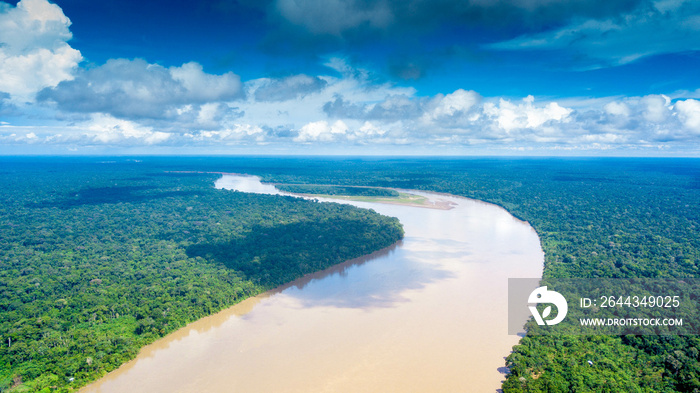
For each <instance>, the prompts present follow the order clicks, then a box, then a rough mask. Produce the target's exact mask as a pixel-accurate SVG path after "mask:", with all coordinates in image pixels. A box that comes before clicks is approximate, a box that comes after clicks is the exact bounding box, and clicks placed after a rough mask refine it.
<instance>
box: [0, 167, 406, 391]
mask: <svg viewBox="0 0 700 393" xmlns="http://www.w3.org/2000/svg"><path fill="white" fill-rule="evenodd" d="M161 164H162V165H161ZM164 169H167V163H165V162H161V163H159V164H158V165H157V164H147V163H142V162H138V161H137V160H125V159H114V160H111V159H110V160H108V159H95V158H86V159H59V158H52V159H30V158H27V159H22V158H4V159H0V200H2V204H1V205H0V391H3V392H4V391H6V390H9V391H12V392H23V391H42V392H43V391H46V392H49V391H52V392H53V391H71V390H74V389H75V388H77V387H79V386H82V385H84V384H85V383H87V382H89V381H92V380H94V379H96V378H97V377H99V376H101V375H103V374H104V373H106V372H108V371H110V370H112V369H114V368H116V367H118V366H119V365H120V364H122V363H123V362H125V361H127V360H129V359H131V358H133V357H134V356H135V354H136V353H137V352H138V350H139V348H141V347H142V346H143V345H145V344H147V343H149V342H152V341H154V340H155V339H157V338H159V337H162V336H163V335H165V334H167V333H169V332H172V331H173V330H175V329H177V328H179V327H182V326H184V325H185V324H187V323H189V322H191V321H194V320H196V319H199V318H201V317H203V316H206V315H209V314H212V313H214V312H216V311H218V310H220V309H222V308H224V307H227V306H230V305H232V304H234V303H236V302H238V301H240V300H242V299H244V298H246V297H249V296H252V295H255V294H257V293H260V292H262V291H264V290H267V289H270V288H273V287H275V286H277V285H279V284H281V283H284V282H288V281H291V280H293V279H295V278H298V277H300V276H302V275H304V274H306V273H310V272H313V271H317V270H320V269H324V268H326V267H328V266H331V265H334V264H337V263H339V262H342V261H344V260H347V259H351V258H355V257H359V256H361V255H364V254H368V253H371V252H373V251H375V250H378V249H381V248H383V247H387V246H389V245H391V244H393V243H394V242H396V241H397V240H399V239H400V238H401V237H402V236H403V230H402V228H401V225H400V223H399V222H398V220H396V219H395V218H389V217H384V216H381V215H379V214H376V213H374V212H373V211H369V210H363V209H358V208H354V207H351V206H347V205H340V204H335V203H316V202H311V201H305V200H302V199H299V198H294V197H283V196H269V195H254V194H246V193H240V192H234V191H226V190H216V189H214V187H213V184H214V181H215V179H216V178H217V177H219V175H213V174H175V173H165V172H164Z"/></svg>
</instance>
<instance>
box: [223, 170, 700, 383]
mask: <svg viewBox="0 0 700 393" xmlns="http://www.w3.org/2000/svg"><path fill="white" fill-rule="evenodd" d="M265 165H267V166H268V167H269V168H268V169H266V168H265V167H264V166H265ZM237 168H238V169H239V170H241V171H244V172H246V173H254V174H258V175H261V176H262V177H263V179H264V180H265V181H269V182H280V183H284V182H293V183H317V184H318V183H320V184H349V185H362V186H371V187H398V188H414V189H421V190H431V191H438V192H448V193H452V194H457V195H462V196H466V197H470V198H476V199H480V200H484V201H488V202H492V203H496V204H498V205H501V206H503V207H505V208H506V209H507V210H508V211H510V212H511V213H512V214H514V215H515V216H517V217H519V218H521V219H524V220H527V221H529V222H530V223H531V224H532V226H533V227H534V228H535V229H536V230H537V232H538V234H539V237H540V239H541V241H542V247H543V249H544V251H545V271H544V275H545V277H547V278H551V277H698V275H699V274H700V271H699V268H700V204H698V201H700V160H697V159H680V158H679V159H661V158H647V159H633V158H628V159H623V158H599V159H589V158H580V159H575V158H566V159H547V158H545V159H432V160H429V159H384V160H381V159H371V160H369V159H368V160H361V159H316V160H311V159H307V160H302V161H301V162H299V163H298V165H294V163H293V161H292V160H290V159H283V158H274V159H270V160H268V161H267V162H265V163H264V164H263V163H261V162H260V161H250V162H243V161H237ZM529 329H532V326H530V328H529ZM698 348H700V340H699V339H698V337H697V336H680V337H679V336H676V337H674V336H536V335H532V334H528V335H527V336H526V337H525V338H523V339H522V341H521V343H520V345H518V346H516V347H515V348H514V353H513V354H512V355H511V356H509V357H508V361H507V365H508V367H510V370H511V373H510V374H509V375H508V377H507V380H506V381H505V383H504V385H503V389H504V391H505V392H510V393H516V392H586V391H588V392H619V391H625V392H697V391H700V378H699V376H700V357H699V355H698V353H699V350H698ZM588 360H591V361H592V362H593V363H594V365H593V366H591V365H590V364H589V363H588Z"/></svg>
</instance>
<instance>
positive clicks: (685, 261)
mask: <svg viewBox="0 0 700 393" xmlns="http://www.w3.org/2000/svg"><path fill="white" fill-rule="evenodd" d="M86 160H87V159H86ZM143 160H144V162H143V163H141V164H139V165H136V164H133V165H127V164H120V169H119V175H116V174H115V173H108V172H107V169H106V168H107V167H108V164H104V165H102V166H99V167H95V171H96V173H95V174H94V175H91V176H93V177H89V176H87V177H86V175H85V176H84V175H81V176H83V177H82V178H80V179H77V178H76V179H74V180H73V181H68V180H67V179H65V178H62V177H58V176H55V174H54V175H51V176H43V177H42V175H41V174H40V173H39V172H40V171H37V174H26V173H24V174H19V173H16V172H12V171H13V170H14V169H11V168H10V169H7V168H6V167H5V166H3V167H2V168H1V169H0V171H1V172H3V173H2V174H1V175H0V176H2V178H3V179H5V180H3V187H2V189H0V193H2V198H3V199H2V200H3V201H7V202H4V203H3V205H2V207H1V208H2V209H3V210H2V215H1V216H0V220H2V221H0V224H2V227H1V229H0V230H1V231H2V234H0V242H2V244H0V252H1V253H2V254H0V264H2V266H3V267H2V270H0V271H1V274H2V278H1V279H0V293H2V297H0V299H2V300H1V301H2V305H1V306H0V307H2V310H3V311H2V314H1V315H2V316H1V317H0V318H1V319H0V321H1V322H0V324H1V325H0V326H2V329H3V330H2V332H1V333H0V335H2V340H3V342H5V341H6V340H5V337H8V336H7V334H8V333H7V332H9V334H10V335H13V334H14V336H12V337H17V338H18V339H17V340H16V339H15V338H12V340H13V343H14V342H17V341H19V340H20V339H22V337H25V336H26V337H29V338H30V339H24V340H25V346H24V347H22V346H19V347H17V348H12V349H8V346H7V345H5V346H3V347H2V349H0V351H2V352H0V356H2V357H1V358H0V359H1V360H0V361H1V362H3V364H0V370H3V372H2V375H0V380H1V381H2V382H1V383H4V384H5V385H7V384H12V383H13V382H12V378H14V376H16V375H22V376H23V378H26V379H31V378H35V379H34V381H41V383H42V384H43V385H41V386H49V385H50V384H56V385H61V384H65V382H63V381H64V378H65V377H66V376H69V375H76V376H77V377H79V378H82V379H81V380H86V379H89V378H93V377H94V376H96V375H99V373H101V372H103V371H104V370H107V369H109V368H110V367H113V365H116V364H118V363H120V362H121V361H123V360H124V359H126V358H129V357H131V356H133V351H135V350H136V348H138V347H140V345H142V344H143V343H145V342H147V341H148V340H151V339H153V338H155V337H157V336H158V335H160V334H161V333H160V331H159V330H158V329H160V328H161V326H165V330H164V331H169V330H172V329H174V328H175V326H181V325H182V324H184V323H186V322H187V321H189V320H193V319H196V318H198V317H199V316H202V315H205V314H206V313H208V312H209V311H213V310H216V309H218V308H221V307H224V305H227V304H230V303H232V302H235V301H236V300H237V299H240V298H241V297H243V296H247V295H248V294H249V293H256V292H257V291H259V290H261V287H264V286H266V285H274V283H275V282H276V281H274V279H275V277H276V276H277V274H278V272H277V271H275V270H274V269H272V270H271V271H270V270H268V269H267V268H266V266H270V265H269V264H268V263H267V262H266V261H270V260H272V259H274V258H273V253H274V252H276V251H275V250H274V248H273V247H272V245H271V244H266V245H265V247H268V246H270V248H269V249H268V251H269V252H268V253H266V254H263V253H261V254H259V255H256V256H259V261H260V263H259V264H255V263H253V264H251V263H249V262H251V261H253V259H249V258H237V257H233V258H232V257H230V254H229V253H228V252H227V251H226V250H227V249H228V248H229V247H231V249H234V250H236V249H238V248H237V247H244V248H245V247H248V246H249V245H251V244H258V243H257V242H258V241H260V239H257V238H255V236H262V235H261V234H262V233H268V234H273V236H276V235H277V232H275V231H276V230H277V229H278V228H279V227H280V226H283V225H285V224H292V225H291V226H290V229H291V228H294V229H295V230H296V229H297V228H299V227H298V226H295V225H302V227H303V225H304V224H303V223H302V224H299V223H300V222H304V223H309V222H313V223H318V224H317V226H316V228H317V229H318V230H319V231H326V229H328V228H333V224H332V223H333V219H331V218H327V219H322V218H321V217H328V212H320V211H317V210H316V209H320V210H323V209H326V208H327V207H322V206H326V205H315V204H310V203H308V202H301V201H293V200H291V199H284V198H279V197H277V198H274V199H269V200H268V199H266V198H264V197H244V196H243V195H244V194H239V193H226V192H214V191H213V190H210V189H209V188H207V187H205V186H204V185H205V184H207V185H208V184H211V181H212V179H213V177H211V176H209V177H208V176H207V175H205V176H199V175H192V176H190V177H188V176H174V175H175V174H171V175H169V176H163V175H162V174H160V175H158V176H152V175H155V174H157V173H160V172H162V171H165V170H171V171H176V170H183V171H188V170H189V171H192V170H197V171H227V172H237V173H250V174H256V175H260V176H262V177H263V180H265V181H268V182H276V183H308V184H337V185H344V186H345V185H356V186H365V187H389V188H406V189H421V190H431V191H438V192H447V193H453V194H457V195H463V196H466V197H470V198H475V199H480V200H484V201H488V202H492V203H496V204H499V205H501V206H503V207H504V208H506V209H507V210H509V211H510V212H511V213H512V214H514V215H515V216H517V217H519V218H522V219H524V220H527V221H529V222H530V223H531V224H532V226H533V227H534V228H535V229H536V230H537V232H538V234H539V236H540V239H541V241H542V247H543V249H544V251H545V272H544V274H545V277H546V278H553V277H698V275H699V274H700V271H699V270H698V269H700V205H699V204H698V201H700V161H699V160H693V159H612V158H611V159H433V160H427V159H371V160H370V159H367V160H359V159H324V158H313V159H311V158H265V159H260V158H188V159H177V160H175V159H164V158H158V159H156V158H149V159H143ZM65 165H68V164H65ZM85 165H86V163H85V162H82V161H80V162H76V163H75V164H74V166H75V168H76V170H77V169H78V168H82V167H84V166H85ZM92 165H93V166H94V164H92ZM142 167H143V168H149V169H148V171H150V172H144V169H143V168H142ZM137 168H141V169H137ZM45 169H46V168H45V166H44V167H43V169H42V171H44V170H45ZM62 170H63V171H65V170H67V169H66V168H63V169H62ZM127 172H128V173H132V172H133V173H132V174H130V175H128V176H129V177H130V178H131V180H127V178H126V177H124V176H126V175H125V174H126V173H127ZM149 173H150V174H149ZM76 176H77V175H76ZM114 179H117V180H116V181H115V180H114ZM156 179H158V180H156ZM88 180H89V181H90V183H87V181H88ZM114 183H117V184H114ZM38 184H42V186H41V187H38V188H37V185H38ZM78 184H79V185H78ZM105 187H109V188H113V187H116V189H114V190H110V191H107V190H102V188H105ZM134 187H136V188H134ZM139 187H141V188H139ZM149 187H152V188H149ZM68 190H71V193H70V194H67V191H68ZM75 191H81V192H75ZM115 193H118V194H115ZM114 195H118V197H114ZM269 198H273V197H269ZM125 199H131V201H124V200H125ZM269 201H274V203H269ZM307 203H308V204H309V205H308V206H309V207H308V208H307V205H306V204H307ZM212 206H218V208H216V209H214V208H212ZM224 206H228V207H224ZM273 206H278V207H279V209H280V210H277V211H275V210H274V209H273V210H270V209H271V208H272V207H273ZM331 206H332V205H331ZM188 207H192V209H191V210H187V208H188ZM309 209H310V210H309ZM337 209H340V210H339V211H338V213H337V214H338V215H344V214H345V213H344V210H343V209H341V208H337ZM357 211H358V210H357V209H350V210H347V212H348V213H349V212H357ZM227 212H228V213H227ZM313 212H317V213H318V215H314V214H316V213H313ZM295 214H296V216H295ZM353 214H354V213H353ZM358 214H359V213H358ZM367 214H369V213H367ZM289 216H292V217H296V218H292V219H288V218H283V217H289ZM372 217H375V216H372ZM377 219H378V220H379V218H377ZM295 220H296V221H295ZM324 220H325V221H324ZM261 221H263V222H267V223H268V225H266V226H265V225H264V226H263V227H260V226H259V224H260V222H261ZM380 222H381V221H380ZM380 222H378V225H381V228H383V229H381V230H376V229H375V230H374V231H373V232H377V231H378V232H380V233H387V231H388V233H391V231H392V230H390V229H389V228H392V227H393V228H395V229H394V231H396V232H398V226H397V224H396V223H395V222H394V221H391V220H388V221H386V222H383V224H380ZM217 224H220V225H217ZM256 225H258V226H256ZM350 227H352V226H350ZM304 228H306V227H304ZM377 228H378V227H377ZM265 231H268V232H265ZM186 232H187V233H186ZM326 233H327V232H324V234H323V236H326ZM256 234H257V235H256ZM249 236H250V237H249ZM268 236H269V235H268ZM357 236H358V237H357V238H358V239H363V236H364V234H357ZM246 237H248V240H246ZM262 238H265V237H264V236H262ZM316 238H318V237H316ZM312 240H314V238H313V236H309V237H303V236H299V237H297V236H290V238H289V243H288V244H290V251H289V252H290V253H293V252H295V251H294V250H295V247H298V246H300V245H302V244H304V243H305V242H307V241H308V242H311V241H312ZM363 241H364V240H363ZM387 241H388V240H387ZM358 243H362V241H358ZM69 244H70V246H68V245H69ZM349 244H352V243H349ZM203 245H206V246H203ZM79 247H83V248H79ZM343 247H348V245H342V246H340V247H339V248H338V249H339V250H342V249H343ZM311 248H313V247H311ZM358 252H364V251H360V250H358ZM251 255H252V254H251ZM104 256H106V257H107V258H108V259H106V260H102V257H104ZM290 261H291V259H290V260H288V261H286V262H285V263H288V262H290ZM224 266H231V267H232V268H224ZM167 267H170V269H167V270H166V268H167ZM238 269H240V270H238ZM292 270H293V269H292ZM108 271H109V272H111V273H109V274H108V273H107V272H108ZM283 271H288V270H287V269H283ZM263 272H265V273H263ZM300 273H301V272H298V273H297V274H300ZM265 274H269V275H270V276H269V277H267V276H265ZM168 275H172V276H168ZM247 275H252V276H253V277H248V276H247ZM95 279H99V280H101V281H93V282H91V281H92V280H95ZM278 279H279V280H281V281H284V280H287V279H288V277H283V276H280V277H278ZM127 281H131V282H132V283H133V285H132V286H133V288H132V287H126V286H125V285H124V284H123V283H125V282H127ZM37 283H38V284H39V285H36V284H37ZM120 283H122V284H120ZM115 285H116V286H115ZM119 285H121V286H119ZM171 285H172V286H173V287H172V289H171ZM231 288H234V289H231ZM236 288H240V292H237V291H238V290H237V289H236ZM121 291H123V295H122V292H121ZM206 291H209V292H210V293H206ZM114 294H119V295H120V296H119V297H118V298H114V301H115V303H114V304H115V309H114V314H113V315H115V316H116V313H119V317H118V318H117V320H118V321H119V322H118V323H117V324H113V323H114V322H111V321H112V319H114V318H112V317H111V314H110V313H112V310H111V308H110V307H111V306H110V307H106V306H105V307H106V308H102V309H101V308H99V307H100V306H102V305H103V304H106V302H107V301H112V300H110V299H112V298H110V296H113V295H114ZM236 296H238V297H236ZM95 298H97V299H102V300H100V301H99V302H98V301H95V300H92V299H95ZM159 298H160V300H158V301H153V300H152V299H159ZM34 299H37V300H39V299H45V300H41V301H34ZM61 299H62V300H61ZM16 300H19V302H16ZM164 301H167V302H171V303H169V304H171V305H170V306H169V308H165V307H162V306H161V305H162V304H165V303H164ZM46 302H51V304H48V303H46ZM64 302H65V303H64ZM100 302H103V303H100ZM178 302H179V303H178ZM197 302H200V303H199V304H198V303H197ZM146 306H148V308H146ZM119 307H121V308H119ZM137 308H138V309H139V310H141V311H140V312H136V310H137ZM179 310H185V311H179ZM164 311H165V314H163V312H164ZM10 313H14V314H10ZM173 313H179V314H176V315H173ZM6 315H10V316H6ZM93 315H94V318H93ZM161 315H163V317H164V318H170V319H168V324H167V325H162V322H160V321H161V319H160V316H161ZM45 317H46V318H47V319H45ZM49 318H50V319H49ZM71 318H72V319H71ZM137 318H140V319H137ZM65 319H67V320H68V321H69V322H65ZM119 326H121V328H119ZM139 326H141V329H140V330H139V332H140V333H141V334H140V335H139V334H136V331H137V329H138V328H139ZM154 327H157V328H156V331H157V332H154V330H153V328H154ZM119 329H121V330H119ZM529 329H530V330H531V331H532V329H534V327H533V326H529ZM45 332H46V333H45ZM56 332H58V333H56ZM63 332H71V334H66V333H63ZM45 334H46V336H44V335H45ZM143 335H146V337H147V339H144V338H143ZM38 337H48V339H46V340H44V341H39V340H38V339H37V338H38ZM61 340H64V341H66V340H68V341H66V342H67V343H68V344H67V345H68V349H65V347H59V346H58V345H59V344H60V345H63V344H61V342H62V341H61ZM110 340H111V341H110ZM44 343H48V344H44ZM56 343H58V344H56ZM30 345H32V346H34V347H32V348H31V349H29V348H28V346H30ZM119 346H121V347H119ZM13 347H14V344H13ZM115 347H116V348H131V351H132V352H128V350H127V349H124V350H115V351H112V352H109V351H106V350H105V349H104V348H115ZM56 348H58V349H56ZM93 348H94V350H93ZM699 348H700V339H698V337H697V336H686V337H673V336H665V337H658V336H564V337H560V336H538V335H533V334H528V335H527V336H526V337H525V338H523V340H522V341H521V343H520V345H518V346H516V347H515V348H514V353H513V354H512V355H511V356H509V357H508V361H507V365H508V366H509V367H510V369H511V374H510V375H508V377H507V380H506V382H505V383H504V386H503V388H504V391H505V392H510V393H515V392H606V391H607V392H618V391H626V392H627V391H629V392H694V391H700V354H699V352H700V351H699ZM51 351H56V352H55V353H57V355H55V356H54V355H50V356H47V355H46V354H51V353H52V352H51ZM81 351H86V352H81ZM37 354H39V355H37ZM15 356H17V357H15ZM51 356H53V357H51ZM88 356H89V357H90V358H91V359H92V363H91V364H88V363H87V361H86V359H87V357H88ZM11 359H21V362H17V361H16V360H11ZM47 359H54V360H55V363H51V362H50V361H49V360H47ZM95 359H98V361H96V360H95ZM588 360H592V361H593V362H594V365H593V366H590V365H589V364H588V363H587V361H588ZM106 363H109V365H108V366H106V365H105V364H106ZM52 364H55V366H53V365H52ZM95 365H99V367H100V368H99V370H94V366H95ZM5 370H9V371H5ZM25 375H26V377H25ZM52 378H58V380H56V379H54V380H52ZM36 383H37V384H38V382H36Z"/></svg>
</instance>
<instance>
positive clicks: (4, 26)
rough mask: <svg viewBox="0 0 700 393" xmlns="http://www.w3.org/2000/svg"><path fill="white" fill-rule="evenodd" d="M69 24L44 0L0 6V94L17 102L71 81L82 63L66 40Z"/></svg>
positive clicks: (29, 0) (55, 8) (78, 55)
mask: <svg viewBox="0 0 700 393" xmlns="http://www.w3.org/2000/svg"><path fill="white" fill-rule="evenodd" d="M70 24H71V22H70V20H69V19H68V18H67V17H66V16H65V15H64V14H63V11H62V10H61V8H59V7H58V6H57V5H55V4H51V3H49V2H48V1H46V0H22V1H20V2H19V3H17V6H16V7H12V6H10V5H8V4H6V3H0V75H2V77H1V78H0V91H2V92H6V93H9V94H10V95H11V96H12V98H13V99H16V100H17V101H32V100H33V96H34V94H35V93H36V92H37V91H39V90H41V89H43V88H45V87H52V86H56V85H57V84H58V83H59V82H61V81H65V80H70V79H72V78H73V72H74V71H75V70H76V68H77V66H78V63H79V62H80V61H81V60H82V56H81V54H80V52H79V51H77V50H75V49H73V48H71V46H70V45H68V44H67V41H68V40H70V39H71V38H72V35H71V32H70V30H69V29H68V28H69V26H70Z"/></svg>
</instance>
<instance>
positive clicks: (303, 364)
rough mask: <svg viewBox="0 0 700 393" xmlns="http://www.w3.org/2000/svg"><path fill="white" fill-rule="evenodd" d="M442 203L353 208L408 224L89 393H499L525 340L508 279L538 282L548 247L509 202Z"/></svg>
mask: <svg viewBox="0 0 700 393" xmlns="http://www.w3.org/2000/svg"><path fill="white" fill-rule="evenodd" d="M220 180H223V181H218V182H217V187H221V186H222V185H225V184H223V183H226V182H227V181H229V182H230V183H235V182H236V181H237V180H241V179H231V178H228V179H226V177H224V178H222V179H220ZM242 180H244V181H243V183H241V182H239V183H238V184H246V183H247V184H249V185H250V178H246V179H242ZM255 187H260V184H258V185H255ZM239 191H246V190H243V189H239ZM418 194H420V195H423V196H426V197H430V196H431V194H430V193H418ZM441 198H444V199H446V200H447V201H449V202H451V203H454V207H453V209H451V210H440V209H419V208H416V207H413V206H401V205H390V204H382V203H372V202H358V201H347V203H351V204H353V205H355V206H358V207H363V208H371V209H374V210H375V211H377V212H379V213H381V214H384V215H389V216H394V217H398V218H399V219H400V220H401V222H402V223H403V224H404V227H405V230H406V237H405V238H404V240H403V241H402V242H401V244H398V245H396V247H395V248H394V249H392V250H389V251H388V252H387V254H385V255H379V256H375V257H371V258H370V259H369V260H367V261H365V262H363V263H361V264H350V265H348V266H346V267H344V268H342V269H340V270H338V271H329V272H326V273H325V274H326V275H325V276H324V273H321V274H319V276H317V277H316V276H315V277H311V278H310V279H309V278H308V277H307V279H308V281H306V282H304V283H301V284H300V285H289V286H286V287H284V288H280V291H278V292H276V293H274V294H273V295H268V296H266V297H260V298H257V300H251V301H246V302H244V303H245V304H246V305H247V304H251V303H255V304H254V306H253V307H252V308H250V309H248V308H246V309H245V310H244V311H245V312H244V313H240V312H238V313H237V312H234V311H230V313H229V314H226V313H223V314H221V315H222V317H221V318H222V320H220V323H219V324H218V325H216V326H210V327H207V328H206V329H200V330H196V329H194V330H193V329H190V330H187V331H184V332H182V333H180V334H179V335H175V336H173V337H170V336H169V337H166V338H165V339H163V341H162V342H161V343H160V344H159V347H158V348H157V349H156V350H155V351H152V352H149V353H148V354H143V355H141V354H140V355H139V357H138V359H137V360H136V361H135V362H134V364H133V366H132V367H131V368H130V369H129V370H126V371H125V372H123V373H120V374H119V376H118V377H117V378H111V379H105V380H103V381H100V382H98V384H96V386H95V387H90V389H86V390H85V392H93V391H95V392H97V391H100V392H112V391H113V392H121V391H131V392H139V391H143V392H146V391H148V392H153V391H170V390H177V391H182V392H188V391H192V392H195V391H212V392H217V391H231V390H235V391H242V392H320V391H336V392H356V391H367V392H386V391H406V392H412V391H413V392H425V391H484V392H489V391H496V390H497V389H498V388H500V382H501V381H502V380H503V378H504V376H503V374H502V373H500V372H499V369H502V368H503V366H504V361H503V358H504V356H506V355H507V354H508V353H509V352H510V350H511V347H512V345H514V344H516V343H517V341H518V339H519V338H518V337H517V336H508V335H507V332H506V327H507V323H506V313H505V311H503V312H502V313H501V312H497V311H496V310H505V309H506V306H507V299H506V292H507V290H506V282H507V280H506V278H507V277H512V276H519V277H535V276H538V275H541V272H542V260H543V256H542V252H541V249H540V247H539V240H538V238H537V235H536V234H535V233H534V231H533V230H532V228H530V227H529V226H528V225H526V224H524V223H522V222H520V221H518V220H516V219H514V218H513V217H512V216H510V215H509V214H508V213H507V212H505V211H504V210H503V209H501V208H498V207H496V206H493V205H488V204H483V203H477V202H475V201H471V200H468V199H464V198H457V197H445V196H441ZM321 200H326V199H323V198H321ZM242 304H243V303H242ZM234 307H237V306H234ZM217 315H218V314H217ZM223 315H227V316H225V317H224V316H223ZM273 376H274V377H273ZM98 386H99V387H98Z"/></svg>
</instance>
